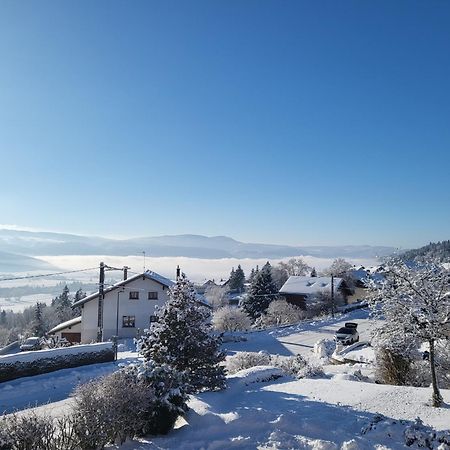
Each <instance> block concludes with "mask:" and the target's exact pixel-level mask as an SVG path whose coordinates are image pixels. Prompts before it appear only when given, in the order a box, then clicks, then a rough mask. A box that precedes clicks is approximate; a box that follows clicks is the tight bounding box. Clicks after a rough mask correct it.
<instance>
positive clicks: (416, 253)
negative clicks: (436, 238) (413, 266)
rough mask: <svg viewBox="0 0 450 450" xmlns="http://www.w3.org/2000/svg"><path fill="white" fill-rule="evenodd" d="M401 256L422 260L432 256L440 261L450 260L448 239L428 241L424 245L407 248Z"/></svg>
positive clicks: (449, 242) (407, 258) (406, 258)
mask: <svg viewBox="0 0 450 450" xmlns="http://www.w3.org/2000/svg"><path fill="white" fill-rule="evenodd" d="M402 257H403V259H404V260H416V261H424V260H430V259H431V258H433V259H437V260H438V261H440V262H450V240H448V241H442V242H430V243H429V244H428V245H425V246H424V247H421V248H418V249H414V250H408V251H407V252H405V253H404V254H403V255H402Z"/></svg>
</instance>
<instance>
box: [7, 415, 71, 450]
mask: <svg viewBox="0 0 450 450" xmlns="http://www.w3.org/2000/svg"><path fill="white" fill-rule="evenodd" d="M56 431H57V427H56V425H55V424H54V422H53V420H52V419H51V418H50V417H48V416H42V415H39V416H38V415H37V414H36V413H35V412H31V413H27V414H24V415H18V414H12V415H9V416H7V417H6V416H4V417H2V418H1V422H0V449H1V450H28V449H30V450H31V449H32V450H52V449H54V450H63V447H56V446H55V445H54V439H55V434H56ZM72 448H73V447H70V446H69V447H68V448H67V450H71V449H72Z"/></svg>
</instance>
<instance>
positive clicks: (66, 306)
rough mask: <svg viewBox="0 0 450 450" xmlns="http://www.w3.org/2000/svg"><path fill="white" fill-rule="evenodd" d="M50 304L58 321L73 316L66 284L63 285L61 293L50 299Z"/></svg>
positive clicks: (63, 320)
mask: <svg viewBox="0 0 450 450" xmlns="http://www.w3.org/2000/svg"><path fill="white" fill-rule="evenodd" d="M52 306H53V307H54V308H55V311H56V316H57V318H58V320H59V322H65V321H66V320H70V319H72V318H73V317H74V313H73V311H72V299H71V298H70V295H69V288H68V287H67V285H65V286H64V289H63V291H62V293H61V294H60V295H58V297H55V298H54V299H53V300H52Z"/></svg>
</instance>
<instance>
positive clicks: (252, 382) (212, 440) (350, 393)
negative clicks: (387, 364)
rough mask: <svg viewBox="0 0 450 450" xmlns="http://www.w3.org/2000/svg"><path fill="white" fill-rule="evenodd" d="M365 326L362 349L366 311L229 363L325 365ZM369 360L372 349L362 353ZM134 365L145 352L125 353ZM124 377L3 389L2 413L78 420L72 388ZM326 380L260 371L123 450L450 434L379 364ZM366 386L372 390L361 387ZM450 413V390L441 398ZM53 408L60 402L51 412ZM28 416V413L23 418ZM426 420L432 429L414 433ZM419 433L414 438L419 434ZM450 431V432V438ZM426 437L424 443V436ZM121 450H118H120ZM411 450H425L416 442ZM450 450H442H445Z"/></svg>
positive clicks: (376, 441) (327, 447)
mask: <svg viewBox="0 0 450 450" xmlns="http://www.w3.org/2000/svg"><path fill="white" fill-rule="evenodd" d="M349 320H351V321H355V322H357V323H358V329H359V331H360V335H361V340H370V330H371V328H372V327H373V326H374V322H373V321H372V320H370V319H369V317H368V312H367V311H366V310H357V311H353V312H351V313H349V314H347V315H345V316H340V317H336V318H334V319H333V318H327V319H323V320H318V321H311V322H306V323H301V324H298V325H293V326H289V327H282V328H278V329H273V330H268V331H262V332H250V333H241V334H240V336H241V337H242V338H245V339H246V340H245V341H240V342H229V343H226V344H224V347H225V348H226V349H227V354H228V355H229V357H231V356H233V355H236V354H237V353H239V352H242V351H261V350H263V351H265V352H268V353H271V354H273V355H283V356H290V355H294V354H301V355H302V356H303V357H305V358H307V359H308V360H310V362H312V363H313V362H316V363H317V362H318V359H317V355H316V354H314V352H313V348H314V344H315V343H316V342H317V341H319V340H320V339H331V338H332V336H333V334H334V332H335V330H337V328H339V327H340V326H341V325H342V324H343V323H345V322H346V321H349ZM354 352H356V355H358V352H360V355H359V356H361V355H364V358H363V359H364V360H366V359H367V360H370V358H366V357H367V355H368V352H367V349H366V350H364V349H360V350H358V349H355V351H354ZM120 355H121V358H122V360H121V361H119V362H127V361H132V360H133V359H135V358H136V357H137V355H136V353H131V352H123V353H120ZM116 369H117V363H105V364H96V365H93V366H85V367H80V368H77V369H67V370H61V371H58V372H53V373H50V374H46V375H40V376H36V377H30V378H22V379H19V380H15V381H12V382H8V383H3V384H1V385H0V407H1V408H2V409H3V410H5V411H7V412H11V411H13V410H14V409H23V408H26V407H27V406H29V404H30V402H31V403H32V404H33V405H41V406H40V407H38V408H35V410H36V411H38V412H40V413H45V414H51V415H52V416H54V417H57V416H60V415H62V414H67V413H69V412H70V408H71V405H72V400H71V399H70V398H69V396H70V393H71V391H72V389H73V388H74V387H75V386H76V385H77V384H79V383H82V382H85V381H88V380H89V379H92V378H94V377H97V376H101V375H104V374H108V373H110V372H112V371H113V370H116ZM323 369H324V373H323V375H320V376H319V377H318V378H304V379H296V378H292V377H290V376H285V375H284V376H282V377H281V378H277V379H273V378H275V377H272V376H271V375H277V374H278V375H279V374H280V369H276V368H270V367H263V368H252V369H246V370H243V371H241V372H238V373H236V374H234V375H229V376H228V388H227V389H226V390H224V391H221V392H215V393H213V392H209V393H204V394H200V395H197V396H192V397H191V400H190V402H189V407H190V410H189V412H188V413H187V414H186V416H185V417H184V418H180V419H179V420H178V422H177V424H176V428H175V429H174V430H173V431H172V432H170V433H169V434H168V435H167V436H160V437H156V438H151V439H143V440H139V441H132V442H127V443H125V444H124V445H123V446H121V447H120V448H121V449H122V450H132V449H141V450H150V449H155V450H156V449H183V450H184V449H185V450H200V449H205V450H219V449H224V450H225V449H234V448H236V449H261V450H262V449H264V450H274V449H283V450H284V449H316V450H334V449H342V450H357V449H379V450H381V449H400V448H407V447H406V446H405V437H404V433H405V430H406V431H407V432H408V430H409V432H412V433H413V435H414V436H416V435H418V436H419V437H420V436H422V437H423V436H424V435H425V434H426V433H430V432H432V430H431V428H427V427H432V428H434V429H435V430H440V431H441V432H443V431H442V430H449V429H450V407H448V406H446V407H443V408H433V407H431V406H429V405H428V402H429V399H430V397H431V389H429V388H413V387H399V386H389V385H380V384H375V383H374V382H373V381H372V380H373V379H372V378H371V377H372V375H373V367H372V365H371V364H370V363H355V364H340V365H332V364H330V363H328V362H326V363H325V365H324V366H323ZM361 380H364V381H361ZM442 394H443V397H444V400H445V402H446V403H447V405H449V404H450V390H443V391H442ZM47 402H51V403H49V404H46V403H47ZM24 413H26V411H24ZM417 417H420V419H421V420H422V421H423V424H424V425H423V426H419V427H418V430H419V431H417V429H415V428H414V421H415V419H416V418H417ZM411 430H412V431H411ZM449 432H450V431H449ZM424 433H425V434H424ZM113 448H118V447H113ZM410 448H418V447H417V443H416V444H414V445H412V446H411V447H410ZM435 448H437V446H435ZM445 449H448V447H445V446H441V447H440V450H445Z"/></svg>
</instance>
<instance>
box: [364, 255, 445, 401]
mask: <svg viewBox="0 0 450 450" xmlns="http://www.w3.org/2000/svg"><path fill="white" fill-rule="evenodd" d="M371 288H372V291H373V292H372V296H371V307H372V309H373V311H374V312H375V314H376V315H377V316H378V317H380V318H382V319H383V320H384V322H383V325H382V326H381V327H380V328H378V329H377V331H376V339H377V340H378V342H379V343H380V344H381V345H382V346H384V348H387V349H389V350H391V351H392V352H394V353H396V354H402V353H403V352H405V350H406V351H407V350H410V349H411V348H413V347H415V348H417V346H418V345H420V343H422V342H426V343H428V345H429V364H430V375H431V382H432V387H433V396H432V404H433V406H436V407H438V406H441V405H442V401H443V400H442V396H441V394H440V391H439V387H438V382H437V376H436V364H435V356H436V351H435V348H436V344H437V343H438V342H442V341H443V340H446V341H448V340H449V338H450V274H449V272H448V271H447V270H445V269H444V268H443V267H442V266H441V265H440V264H437V263H434V262H433V263H427V264H424V265H421V266H415V267H412V268H410V267H408V266H407V265H406V264H405V263H404V262H403V261H400V260H392V261H390V262H389V264H388V266H387V273H386V281H385V282H384V283H383V284H382V285H381V286H376V285H374V284H373V282H372V284H371Z"/></svg>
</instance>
